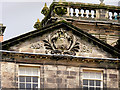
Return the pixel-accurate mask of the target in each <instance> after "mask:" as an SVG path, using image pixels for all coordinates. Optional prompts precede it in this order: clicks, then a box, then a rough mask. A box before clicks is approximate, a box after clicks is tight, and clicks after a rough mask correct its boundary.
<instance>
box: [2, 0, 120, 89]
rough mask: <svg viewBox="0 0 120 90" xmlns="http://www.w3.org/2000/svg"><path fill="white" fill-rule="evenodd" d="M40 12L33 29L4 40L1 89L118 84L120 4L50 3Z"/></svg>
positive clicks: (119, 65)
mask: <svg viewBox="0 0 120 90" xmlns="http://www.w3.org/2000/svg"><path fill="white" fill-rule="evenodd" d="M113 11H114V12H113ZM115 12H116V13H117V17H116V16H114V13H115ZM110 13H112V14H110ZM42 14H44V15H45V18H44V19H43V20H42V21H41V22H40V21H39V20H37V22H36V23H35V25H34V27H35V28H36V30H34V31H31V32H28V33H25V34H23V35H20V36H18V37H15V38H12V39H10V40H7V41H4V42H2V50H1V51H0V52H1V54H2V59H1V62H0V67H1V68H0V69H1V73H0V75H1V81H0V85H1V88H2V89H5V88H21V89H25V88H29V89H30V88H42V89H47V88H54V89H58V88H61V89H67V88H71V89H73V88H74V89H76V88H77V89H81V88H83V90H102V89H106V88H110V89H112V90H113V89H116V90H118V89H119V88H120V70H119V69H120V64H119V63H120V50H119V49H120V48H119V43H118V41H119V35H120V34H119V30H120V23H119V20H120V17H119V14H120V7H117V6H116V7H115V6H107V5H105V4H103V3H101V4H88V3H73V2H53V3H52V4H51V6H50V7H49V8H48V7H47V5H46V4H45V7H44V8H43V10H42Z"/></svg>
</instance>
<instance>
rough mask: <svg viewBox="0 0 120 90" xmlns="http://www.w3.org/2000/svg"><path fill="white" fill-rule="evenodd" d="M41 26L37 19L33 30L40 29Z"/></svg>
mask: <svg viewBox="0 0 120 90" xmlns="http://www.w3.org/2000/svg"><path fill="white" fill-rule="evenodd" d="M40 27H41V24H40V20H39V19H37V22H36V23H35V24H34V28H36V29H37V30H38V29H40Z"/></svg>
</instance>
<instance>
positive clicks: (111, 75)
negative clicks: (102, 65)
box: [109, 74, 117, 78]
mask: <svg viewBox="0 0 120 90" xmlns="http://www.w3.org/2000/svg"><path fill="white" fill-rule="evenodd" d="M109 78H117V74H109Z"/></svg>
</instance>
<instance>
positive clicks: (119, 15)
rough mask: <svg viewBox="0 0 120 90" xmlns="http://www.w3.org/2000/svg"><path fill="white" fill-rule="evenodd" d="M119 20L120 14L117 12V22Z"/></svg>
mask: <svg viewBox="0 0 120 90" xmlns="http://www.w3.org/2000/svg"><path fill="white" fill-rule="evenodd" d="M119 19H120V13H119V12H117V20H119Z"/></svg>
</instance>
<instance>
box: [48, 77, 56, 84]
mask: <svg viewBox="0 0 120 90" xmlns="http://www.w3.org/2000/svg"><path fill="white" fill-rule="evenodd" d="M47 83H55V79H54V78H47Z"/></svg>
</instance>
